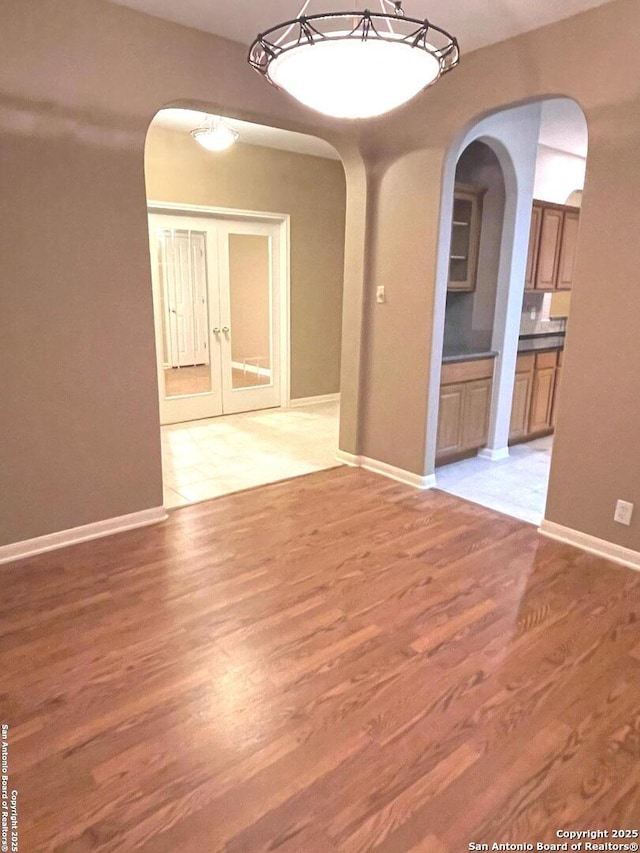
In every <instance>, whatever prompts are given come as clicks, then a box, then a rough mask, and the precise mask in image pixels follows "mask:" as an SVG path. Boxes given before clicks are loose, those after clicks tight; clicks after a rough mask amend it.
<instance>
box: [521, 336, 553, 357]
mask: <svg viewBox="0 0 640 853" xmlns="http://www.w3.org/2000/svg"><path fill="white" fill-rule="evenodd" d="M559 349H564V335H533V336H525V337H521V338H520V340H519V341H518V353H519V354H522V353H529V352H551V351H552V350H559Z"/></svg>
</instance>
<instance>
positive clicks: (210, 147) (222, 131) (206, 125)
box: [191, 116, 240, 151]
mask: <svg viewBox="0 0 640 853" xmlns="http://www.w3.org/2000/svg"><path fill="white" fill-rule="evenodd" d="M191 136H193V138H194V139H195V140H196V142H199V143H200V145H202V147H203V148H206V149H207V151H225V150H226V149H227V148H230V147H231V146H232V145H233V143H234V142H237V141H238V139H239V137H240V134H239V133H238V132H237V131H236V130H234V129H233V128H232V127H229V125H228V124H225V122H224V121H223V119H221V118H220V116H205V120H204V122H203V124H201V125H200V127H196V129H195V130H192V131H191Z"/></svg>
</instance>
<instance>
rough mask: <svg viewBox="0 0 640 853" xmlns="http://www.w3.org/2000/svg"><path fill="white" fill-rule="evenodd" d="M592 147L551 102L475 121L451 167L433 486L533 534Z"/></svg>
mask: <svg viewBox="0 0 640 853" xmlns="http://www.w3.org/2000/svg"><path fill="white" fill-rule="evenodd" d="M586 146H587V129H586V121H585V119H584V115H583V113H582V110H581V109H580V108H579V107H578V105H577V104H575V102H573V101H570V100H568V99H564V98H562V99H550V100H549V101H545V102H539V103H535V104H529V105H525V106H522V107H516V108H514V109H511V110H505V111H502V112H500V113H496V114H493V115H491V116H489V117H488V118H485V119H483V120H481V121H480V122H478V123H477V125H476V126H475V127H474V128H472V129H471V130H470V131H468V132H467V133H466V134H465V136H464V138H463V139H462V140H460V141H459V142H458V144H457V145H456V146H454V150H453V151H452V152H450V158H449V161H448V171H449V173H450V185H449V187H448V192H449V193H451V197H452V198H451V201H450V203H449V205H448V208H447V206H446V205H443V210H444V213H443V217H444V219H443V223H442V231H441V254H442V255H443V258H442V263H441V271H442V276H441V278H442V280H441V281H440V282H439V291H438V297H437V299H438V303H439V311H436V317H437V318H438V319H437V320H436V323H437V327H436V329H435V330H434V338H435V339H436V340H435V341H434V349H435V347H436V346H437V347H438V348H439V349H438V357H437V359H434V360H435V361H437V363H436V364H435V365H434V375H437V382H436V383H433V384H434V386H435V387H434V388H433V389H432V396H431V404H432V405H431V410H430V417H431V419H432V420H431V429H432V433H431V435H432V444H431V447H430V449H431V451H432V452H433V454H434V455H433V457H432V459H433V462H434V467H435V474H436V482H437V484H438V486H439V487H440V488H443V489H444V490H445V491H451V492H452V493H454V494H457V495H459V496H461V497H465V498H467V499H469V500H473V501H475V502H478V503H482V504H484V505H486V506H489V507H491V508H493V509H497V510H499V511H503V512H505V513H507V514H511V515H514V516H516V517H518V518H521V519H522V520H526V521H530V522H532V523H535V524H539V523H540V522H541V521H542V518H543V516H544V508H545V503H546V489H547V483H548V478H549V469H550V465H551V453H552V447H553V433H554V431H555V426H556V423H557V419H558V412H559V410H560V399H561V393H560V388H561V377H562V362H563V352H564V345H565V334H566V329H567V326H568V316H569V313H570V298H571V297H570V290H571V285H572V277H573V268H574V264H575V257H576V252H577V237H578V225H579V208H578V207H577V206H574V205H571V204H567V203H566V202H567V199H568V196H569V194H570V192H572V191H575V190H578V191H581V190H582V188H583V186H584V177H585V172H586V153H587V152H586ZM463 179H466V180H463ZM501 188H502V189H503V191H504V196H503V198H504V202H503V205H502V207H500V205H499V204H496V202H495V199H497V198H498V197H499V194H500V190H501ZM446 191H447V189H445V192H446ZM465 193H466V194H465ZM574 198H575V196H574ZM465 205H466V206H465ZM465 211H466V212H467V214H468V215H467V216H465ZM471 213H473V215H471ZM467 219H470V220H473V221H469V222H467V221H466V220H467ZM474 229H475V230H474ZM445 260H446V264H445ZM466 267H469V269H466ZM464 276H466V278H464ZM456 279H458V280H456ZM460 279H462V281H460ZM487 282H488V283H487ZM488 294H489V298H488ZM434 356H435V352H434ZM435 412H437V413H438V414H437V419H436V416H435V414H434V413H435Z"/></svg>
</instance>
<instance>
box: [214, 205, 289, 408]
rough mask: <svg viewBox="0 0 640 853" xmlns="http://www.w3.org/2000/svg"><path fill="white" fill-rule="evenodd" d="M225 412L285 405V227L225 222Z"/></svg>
mask: <svg viewBox="0 0 640 853" xmlns="http://www.w3.org/2000/svg"><path fill="white" fill-rule="evenodd" d="M218 235H219V237H218V241H219V242H218V259H219V265H220V306H221V316H222V318H223V326H222V333H221V336H220V337H221V345H222V401H223V402H222V407H223V411H224V412H225V413H231V412H247V411H252V410H254V409H268V408H272V407H275V406H279V405H280V402H281V400H280V384H281V383H280V378H281V377H280V333H281V329H280V310H279V307H280V245H279V240H280V228H279V226H278V225H276V224H272V223H265V222H254V221H236V220H226V221H223V222H221V223H220V225H219V231H218Z"/></svg>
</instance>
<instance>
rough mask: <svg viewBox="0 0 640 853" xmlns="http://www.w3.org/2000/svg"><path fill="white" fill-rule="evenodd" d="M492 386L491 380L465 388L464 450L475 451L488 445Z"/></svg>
mask: <svg viewBox="0 0 640 853" xmlns="http://www.w3.org/2000/svg"><path fill="white" fill-rule="evenodd" d="M491 386H492V382H491V379H478V380H477V381H475V382H467V383H466V384H465V386H464V405H463V412H462V437H461V444H462V450H474V449H475V448H478V447H483V446H484V445H485V444H486V443H487V436H488V433H489V411H490V409H491Z"/></svg>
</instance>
